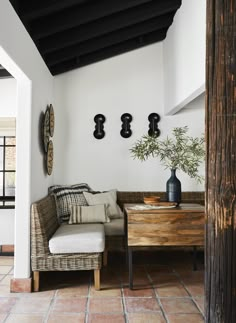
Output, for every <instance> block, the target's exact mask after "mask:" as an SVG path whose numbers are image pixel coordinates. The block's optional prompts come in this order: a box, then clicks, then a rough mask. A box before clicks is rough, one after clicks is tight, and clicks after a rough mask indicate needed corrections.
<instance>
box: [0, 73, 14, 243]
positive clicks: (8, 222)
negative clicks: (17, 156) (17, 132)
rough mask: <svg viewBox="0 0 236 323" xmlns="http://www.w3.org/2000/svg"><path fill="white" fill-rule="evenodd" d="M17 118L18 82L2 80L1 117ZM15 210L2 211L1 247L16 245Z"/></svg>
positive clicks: (0, 225)
mask: <svg viewBox="0 0 236 323" xmlns="http://www.w3.org/2000/svg"><path fill="white" fill-rule="evenodd" d="M15 116H16V80H15V79H14V78H9V79H0V117H15ZM14 226H15V210H14V209H9V210H4V209H0V245H4V244H14Z"/></svg>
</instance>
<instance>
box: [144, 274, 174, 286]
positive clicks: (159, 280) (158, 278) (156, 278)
mask: <svg viewBox="0 0 236 323" xmlns="http://www.w3.org/2000/svg"><path fill="white" fill-rule="evenodd" d="M150 278H151V281H152V283H153V284H154V285H163V284H169V283H171V282H179V278H178V277H177V276H176V275H175V274H162V273H160V274H158V273H152V274H150Z"/></svg>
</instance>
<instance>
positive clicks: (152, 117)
mask: <svg viewBox="0 0 236 323" xmlns="http://www.w3.org/2000/svg"><path fill="white" fill-rule="evenodd" d="M160 119H161V118H160V116H159V114H157V113H151V114H149V116H148V120H149V130H148V134H149V136H155V137H159V136H160V133H161V132H160V129H158V122H159V121H160Z"/></svg>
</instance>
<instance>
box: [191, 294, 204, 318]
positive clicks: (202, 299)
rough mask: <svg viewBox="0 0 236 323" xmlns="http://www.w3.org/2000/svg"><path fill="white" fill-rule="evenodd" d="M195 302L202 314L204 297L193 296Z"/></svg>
mask: <svg viewBox="0 0 236 323" xmlns="http://www.w3.org/2000/svg"><path fill="white" fill-rule="evenodd" d="M194 301H195V303H197V306H198V307H199V308H200V310H201V312H202V314H204V311H205V307H204V306H205V305H204V297H196V298H194Z"/></svg>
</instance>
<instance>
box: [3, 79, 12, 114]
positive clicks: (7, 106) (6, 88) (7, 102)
mask: <svg viewBox="0 0 236 323" xmlns="http://www.w3.org/2000/svg"><path fill="white" fill-rule="evenodd" d="M15 116H16V80H15V79H14V78H7V79H0V117H15Z"/></svg>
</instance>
